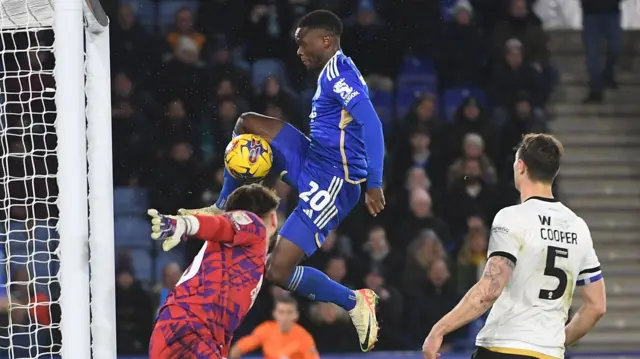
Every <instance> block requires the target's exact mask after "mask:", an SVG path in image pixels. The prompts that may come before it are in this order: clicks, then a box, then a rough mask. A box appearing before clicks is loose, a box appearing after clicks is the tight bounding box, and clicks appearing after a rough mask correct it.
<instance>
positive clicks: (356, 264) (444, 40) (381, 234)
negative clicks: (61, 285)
mask: <svg viewBox="0 0 640 359" xmlns="http://www.w3.org/2000/svg"><path fill="white" fill-rule="evenodd" d="M147 2H148V3H149V4H147ZM532 2H533V1H528V0H491V1H487V0H470V1H467V0H458V1H454V0H405V1H394V0H375V1H374V0H289V1H275V0H274V1H270V0H247V1H240V0H233V1H227V0H201V1H195V0H194V1H187V0H181V1H170V0H166V1H158V2H156V1H151V0H148V1H122V0H121V1H120V4H118V2H116V1H103V6H105V8H106V10H107V12H108V13H109V15H110V17H111V19H112V23H111V65H112V76H113V82H112V102H113V104H112V115H113V156H114V157H113V161H114V167H113V170H114V183H115V186H116V192H115V201H116V245H117V250H118V255H117V264H116V265H117V274H116V280H117V293H116V301H117V331H118V351H119V352H121V353H145V352H146V350H147V345H148V341H149V335H150V333H151V329H152V325H153V320H154V315H155V313H156V311H157V309H158V305H159V303H160V301H161V300H162V298H163V297H164V296H166V293H167V291H168V289H170V288H172V287H173V285H174V284H175V283H176V282H177V280H178V278H179V277H180V275H181V273H182V271H183V270H184V267H185V265H186V264H188V263H189V262H190V260H191V258H193V256H194V255H195V253H196V252H197V251H198V249H199V246H200V243H198V242H195V243H190V242H187V243H186V245H184V246H183V249H182V250H183V252H181V251H180V250H175V251H174V252H171V253H169V254H164V253H162V254H160V252H161V250H160V249H159V248H156V247H154V246H153V243H152V241H151V240H150V239H149V237H148V236H149V227H148V224H147V223H148V221H147V219H146V218H145V214H144V213H145V209H146V207H147V206H148V207H149V208H156V209H158V211H160V212H161V213H175V212H176V211H177V210H178V209H179V208H199V207H203V206H208V205H210V204H212V203H213V202H214V201H215V199H216V198H217V193H218V192H219V191H220V188H221V184H222V183H221V182H222V167H223V161H222V159H221V156H222V154H223V153H224V148H225V147H226V145H227V143H228V142H229V140H230V138H231V132H232V128H233V126H234V124H235V121H236V119H237V118H238V116H239V115H240V114H241V113H242V112H245V111H256V112H260V113H265V114H267V115H270V116H273V117H277V118H281V119H284V120H286V121H288V122H290V123H292V124H294V125H295V126H297V127H299V128H300V129H301V130H302V131H303V132H304V131H305V130H306V128H307V122H308V120H307V117H308V114H309V112H310V104H311V97H312V96H313V93H314V92H315V84H316V80H317V79H316V78H314V75H308V74H307V73H306V71H305V70H304V67H303V66H302V64H301V63H300V61H299V59H298V58H297V55H296V46H297V45H296V44H295V42H294V41H293V39H292V34H293V30H294V29H295V23H296V19H297V18H299V17H300V16H301V15H304V14H305V13H307V12H308V11H310V10H313V9H317V8H325V9H329V10H332V11H334V12H335V13H336V14H339V15H340V16H341V18H343V20H344V23H345V30H344V34H343V36H342V39H343V43H342V47H343V50H344V52H345V53H346V54H347V55H348V56H350V57H352V58H353V60H354V62H355V63H356V64H357V65H358V67H359V69H360V70H361V71H362V73H363V75H364V77H365V79H366V81H367V83H368V85H369V88H370V89H371V98H372V101H373V103H374V106H375V107H376V110H377V111H378V113H379V116H380V118H381V120H382V121H383V125H384V129H385V140H386V165H385V171H384V172H385V187H384V188H385V195H386V197H387V208H386V209H385V210H384V212H382V213H381V215H379V216H378V217H376V218H373V217H371V216H370V215H369V214H368V213H367V212H366V209H365V208H364V206H363V205H360V206H358V207H357V208H356V209H355V210H354V211H353V212H352V213H351V214H350V216H349V217H348V218H347V219H346V220H345V221H344V223H342V224H341V225H340V227H339V229H338V230H337V231H335V232H332V233H331V235H330V236H329V238H327V240H326V242H325V244H324V246H323V247H322V248H320V249H319V250H318V252H317V253H315V254H314V255H313V256H312V257H311V258H309V259H308V260H307V261H306V265H310V266H314V267H316V268H319V269H322V270H324V271H325V272H326V274H327V275H328V276H329V277H330V278H332V279H333V280H335V281H338V282H340V283H343V284H346V285H347V286H349V287H353V288H359V287H368V288H372V289H374V290H375V291H376V293H377V294H378V295H379V296H380V300H381V305H380V313H379V320H380V322H381V327H382V331H381V334H380V341H379V344H378V345H377V346H376V349H377V350H405V349H409V350H415V349H418V348H420V346H421V344H422V341H423V340H424V338H425V336H426V334H427V333H428V332H429V330H430V328H431V325H432V324H433V323H435V322H436V321H437V320H438V319H440V318H441V317H442V315H444V314H445V313H447V312H448V311H449V310H450V309H451V308H452V307H453V306H454V305H455V304H456V303H457V301H458V300H459V298H460V297H461V295H462V294H464V293H465V292H466V290H467V289H468V288H470V286H471V285H473V284H474V283H475V281H476V279H477V277H478V274H479V273H481V269H482V266H483V263H484V262H485V261H486V249H487V240H488V232H487V230H488V227H489V226H490V224H491V221H492V218H493V216H494V215H495V213H496V212H497V211H498V210H499V209H501V208H502V207H504V206H507V205H510V204H513V203H515V202H516V201H517V198H518V196H517V193H516V192H515V190H514V189H513V188H512V186H511V183H510V182H511V181H512V167H511V164H512V160H513V153H512V148H513V147H514V146H515V145H516V144H517V142H518V140H519V139H520V137H521V136H522V134H524V133H528V132H540V131H545V129H546V118H545V117H546V115H545V110H544V108H545V103H546V101H547V100H548V98H549V95H550V93H551V90H552V88H553V84H554V78H555V77H556V75H555V72H554V70H553V68H551V67H550V65H549V53H548V50H547V46H546V41H547V37H546V34H545V32H544V31H543V29H542V26H541V22H540V19H539V18H537V16H536V15H535V13H533V11H532V10H531V5H532ZM42 41H44V40H42ZM49 60H50V59H49ZM30 63H31V64H32V65H33V64H34V63H37V64H41V65H42V64H46V63H47V62H46V59H40V60H38V61H30ZM42 66H45V65H42ZM41 102H42V101H41ZM44 112H45V113H46V111H44ZM17 120H20V119H19V118H18V119H17ZM43 123H45V124H48V125H51V124H52V122H47V120H45V121H44V122H43ZM16 138H20V136H16ZM42 140H45V141H46V140H47V139H46V138H43V139H42ZM9 142H10V145H11V146H14V147H15V149H16V150H18V149H19V147H20V146H24V144H23V143H21V142H20V141H9ZM33 146H35V147H37V146H38V145H36V144H33ZM43 147H46V146H44V145H43ZM34 157H37V156H34ZM46 159H47V156H46V155H45V156H41V157H38V159H37V161H42V162H43V164H42V165H37V164H35V163H34V165H33V166H34V167H38V166H40V167H38V168H41V167H43V166H44V167H46V165H45V164H44V161H45V160H46ZM16 166H17V167H19V166H22V167H24V161H22V160H20V161H18V162H17V163H16ZM3 168H4V166H3ZM35 171H36V172H37V171H38V170H37V168H36V169H35ZM46 181H47V180H42V183H40V184H39V185H38V184H34V185H33V186H31V187H30V186H26V185H24V186H22V185H20V186H17V187H16V189H15V190H14V192H13V193H14V194H13V196H18V195H16V194H15V193H18V192H15V191H20V190H21V189H20V188H25V189H27V188H36V191H38V190H41V191H44V192H47V191H48V192H47V193H48V194H45V195H43V196H42V197H48V196H53V197H55V194H54V193H53V191H55V189H54V188H55V184H54V183H48V182H47V183H45V182H46ZM54 182H55V180H54ZM18 187H20V188H18ZM143 189H144V191H143ZM276 190H277V192H278V194H279V196H280V197H281V198H283V201H282V206H281V209H280V212H281V215H282V218H284V217H286V215H287V213H288V212H289V211H291V210H292V209H293V208H294V206H295V204H296V202H297V194H296V193H293V192H292V191H291V189H290V188H289V187H288V186H287V185H286V184H284V183H282V182H280V183H278V184H277V185H276ZM31 195H32V196H33V194H31ZM18 197H19V196H18ZM41 205H45V204H41ZM51 207H53V206H51ZM14 208H15V210H14V211H12V213H11V217H12V218H16V219H24V218H26V217H27V215H28V214H27V211H24V210H23V209H24V208H22V207H20V206H15V207H14ZM25 208H26V206H25ZM46 208H50V207H46ZM41 211H43V212H46V213H45V215H44V216H40V217H39V216H38V215H37V213H36V214H35V217H36V218H46V216H48V215H50V212H49V210H42V209H41ZM23 212H24V213H23ZM50 237H51V236H50V235H48V236H47V237H46V238H50ZM48 245H51V244H48ZM43 252H44V251H43ZM18 275H19V274H18V273H13V274H12V276H14V277H15V276H18ZM14 281H15V280H14ZM18 287H20V286H17V287H16V288H11V290H12V291H13V290H15V291H16V292H18V291H20V290H21V289H26V286H24V287H25V288H18ZM43 293H51V291H50V290H49V291H48V292H47V291H43ZM34 295H35V296H37V295H45V294H38V293H37V294H34V293H26V292H25V293H24V294H23V296H22V297H23V298H24V300H26V301H28V300H29V298H31V297H34ZM280 295H282V290H281V289H278V288H276V287H272V286H268V285H267V286H264V287H263V290H262V292H261V293H260V295H259V298H258V300H257V302H256V304H255V306H254V308H253V309H252V311H251V313H250V314H249V316H248V317H247V318H246V320H245V322H244V324H243V327H242V329H241V330H239V331H238V333H237V337H241V336H242V335H243V334H246V333H249V332H250V331H251V330H252V329H253V328H254V327H256V326H257V325H258V324H259V323H261V322H262V321H264V320H265V319H268V318H269V317H270V315H271V309H272V306H273V301H274V298H275V297H278V296H280ZM300 310H301V317H300V322H301V324H302V325H304V326H305V327H306V328H307V329H309V331H310V332H311V334H312V335H313V336H314V338H315V340H316V342H317V345H318V348H319V350H320V352H331V351H339V352H347V351H357V350H359V348H358V343H357V340H356V334H355V331H354V329H353V328H352V325H351V323H350V322H349V318H348V316H347V315H346V312H343V311H342V310H341V309H339V308H338V307H336V306H335V305H332V304H325V303H314V304H310V303H308V302H306V301H304V300H302V299H301V301H300ZM12 314H13V315H15V316H16V317H15V318H13V322H12V323H13V325H15V324H16V323H20V320H23V321H25V320H27V321H28V319H29V316H28V315H26V314H28V313H26V312H25V313H22V314H23V315H22V319H20V318H18V316H19V314H20V313H18V312H15V313H12ZM35 315H36V316H38V315H39V316H42V317H43V318H46V319H48V318H49V316H48V315H47V313H44V314H38V313H35ZM54 320H55V316H54ZM481 320H482V319H480V321H481ZM31 322H33V320H31ZM25 323H26V322H25ZM479 324H480V322H478V323H472V324H471V325H470V326H468V327H466V328H463V329H461V330H459V331H457V332H456V333H454V334H452V335H450V336H449V337H447V338H446V346H447V348H449V349H450V350H458V349H459V350H464V349H468V348H470V347H472V345H473V337H474V334H475V333H476V332H477V329H478V325H479Z"/></svg>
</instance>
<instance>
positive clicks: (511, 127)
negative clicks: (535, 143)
mask: <svg viewBox="0 0 640 359" xmlns="http://www.w3.org/2000/svg"><path fill="white" fill-rule="evenodd" d="M509 114H510V115H509V119H508V121H507V122H506V124H505V126H504V128H503V129H502V135H501V136H500V138H501V140H500V142H501V146H502V148H501V151H500V161H499V162H498V163H497V164H498V165H499V166H503V168H504V169H506V170H507V171H508V172H509V175H508V177H509V178H510V177H511V174H512V171H511V169H512V166H511V165H512V164H513V149H514V148H515V146H516V145H517V144H518V142H520V139H521V138H522V136H523V135H525V134H527V133H531V132H546V130H547V128H546V123H545V119H544V117H543V116H542V115H541V113H540V112H536V111H534V108H533V106H532V105H531V102H530V100H529V97H528V96H526V94H523V95H521V96H519V97H518V98H517V100H516V102H515V103H514V105H513V106H512V107H511V109H510V111H509Z"/></svg>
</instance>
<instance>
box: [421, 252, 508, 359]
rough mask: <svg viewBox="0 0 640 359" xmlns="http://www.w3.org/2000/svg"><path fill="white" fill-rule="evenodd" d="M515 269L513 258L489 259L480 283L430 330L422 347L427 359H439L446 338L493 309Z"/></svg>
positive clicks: (498, 257) (499, 257)
mask: <svg viewBox="0 0 640 359" xmlns="http://www.w3.org/2000/svg"><path fill="white" fill-rule="evenodd" d="M514 268H515V263H514V262H513V260H512V259H510V258H507V257H504V256H501V255H494V256H492V257H491V258H489V261H487V264H486V266H485V268H484V273H483V274H482V278H480V280H479V281H478V283H476V284H475V285H474V286H473V287H472V288H471V289H469V291H468V292H467V294H466V295H465V296H464V298H462V300H461V301H460V303H458V305H457V306H456V307H455V308H453V310H451V311H450V312H449V313H448V314H447V315H445V316H444V317H443V318H442V319H440V321H438V323H436V325H434V326H433V328H432V329H431V332H430V333H429V336H428V337H427V339H426V340H425V342H424V345H423V347H422V350H423V352H424V355H425V358H428V359H435V358H437V352H438V350H440V346H441V345H442V339H443V337H444V336H445V335H447V334H449V333H451V332H453V331H454V330H456V329H458V328H460V327H462V326H463V325H465V324H467V323H469V322H471V321H473V320H475V319H477V318H479V317H480V316H481V315H482V314H484V313H485V312H486V311H487V310H489V308H491V306H492V305H493V303H494V302H495V301H496V300H497V299H498V297H499V296H500V294H502V290H503V289H504V287H505V286H506V285H507V283H508V282H509V279H510V278H511V273H512V272H513V269H514Z"/></svg>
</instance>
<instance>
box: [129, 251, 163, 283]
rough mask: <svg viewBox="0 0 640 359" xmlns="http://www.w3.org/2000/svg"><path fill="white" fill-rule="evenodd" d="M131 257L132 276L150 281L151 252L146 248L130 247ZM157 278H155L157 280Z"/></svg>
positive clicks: (151, 269) (151, 271)
mask: <svg viewBox="0 0 640 359" xmlns="http://www.w3.org/2000/svg"><path fill="white" fill-rule="evenodd" d="M129 252H130V253H131V259H132V262H133V272H134V273H133V274H134V276H135V277H136V278H137V279H139V280H141V281H144V282H149V281H151V274H152V273H153V261H152V258H151V252H150V251H149V250H148V249H140V248H133V249H130V250H129ZM157 279H158V278H156V280H157Z"/></svg>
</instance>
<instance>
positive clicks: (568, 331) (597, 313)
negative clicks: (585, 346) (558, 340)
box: [564, 279, 607, 346]
mask: <svg viewBox="0 0 640 359" xmlns="http://www.w3.org/2000/svg"><path fill="white" fill-rule="evenodd" d="M578 294H579V295H580V298H581V299H582V306H580V309H578V312H576V314H575V315H574V316H573V318H571V321H570V322H569V324H567V326H566V327H565V329H564V332H565V341H564V342H565V345H566V346H569V345H571V344H573V343H575V342H577V341H578V340H580V338H582V337H584V336H585V335H586V334H587V333H589V331H590V330H591V329H592V328H593V327H594V326H595V325H596V323H597V322H598V320H600V318H602V316H603V315H604V314H605V313H606V311H607V294H606V291H605V285H604V279H599V280H597V281H595V282H592V283H589V284H586V285H582V286H579V287H578Z"/></svg>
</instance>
